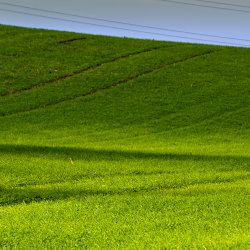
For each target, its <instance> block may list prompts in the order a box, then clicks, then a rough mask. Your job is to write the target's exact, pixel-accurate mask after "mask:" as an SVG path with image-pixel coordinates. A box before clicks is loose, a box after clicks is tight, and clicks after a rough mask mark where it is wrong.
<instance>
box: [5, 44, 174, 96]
mask: <svg viewBox="0 0 250 250" xmlns="http://www.w3.org/2000/svg"><path fill="white" fill-rule="evenodd" d="M171 47H173V45H165V46H160V47H159V46H158V47H151V48H146V49H143V50H140V51H135V52H131V53H128V54H125V55H121V56H118V57H115V58H112V59H110V60H106V61H103V62H99V63H96V64H95V65H90V66H88V67H85V68H82V69H79V70H76V71H73V72H72V73H69V74H66V75H63V76H59V77H56V78H54V79H51V80H48V81H46V82H42V83H37V84H33V85H31V86H28V87H24V88H19V89H14V90H11V91H8V92H4V93H0V96H2V97H4V96H12V95H15V94H20V93H23V92H28V91H32V90H33V89H37V88H43V87H46V86H48V85H50V84H55V83H57V82H59V81H63V80H66V79H68V78H71V77H74V76H77V75H80V74H83V73H86V72H88V71H91V70H96V69H97V68H99V67H101V66H103V65H105V64H109V63H113V62H117V61H120V60H122V59H126V58H129V57H130V56H136V55H140V54H144V53H147V52H151V51H154V50H158V49H162V48H171Z"/></svg>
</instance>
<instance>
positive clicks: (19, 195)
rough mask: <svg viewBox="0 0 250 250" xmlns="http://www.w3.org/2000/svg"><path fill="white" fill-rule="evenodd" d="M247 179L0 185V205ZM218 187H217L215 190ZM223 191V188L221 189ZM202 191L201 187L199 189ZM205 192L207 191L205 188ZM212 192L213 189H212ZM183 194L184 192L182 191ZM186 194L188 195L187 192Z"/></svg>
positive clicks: (169, 189)
mask: <svg viewBox="0 0 250 250" xmlns="http://www.w3.org/2000/svg"><path fill="white" fill-rule="evenodd" d="M243 179H249V176H245V177H241V176H238V177H235V178H228V179H216V178H215V179H213V180H211V179H201V180H192V181H181V182H178V181H177V182H176V183H162V184H157V185H152V186H140V187H129V188H128V187H127V188H116V187H110V189H102V188H93V189H89V188H82V187H78V186H74V184H73V183H72V185H70V186H64V185H60V186H57V185H50V184H46V185H42V186H41V185H40V186H36V185H34V186H26V187H15V188H4V187H1V186H0V206H9V205H18V204H22V203H24V204H29V203H32V202H42V201H60V200H67V199H69V198H74V199H83V198H86V197H89V196H92V197H95V196H99V197H101V196H117V195H119V196H120V195H130V196H131V195H135V194H138V193H143V192H144V193H149V192H153V191H161V192H162V191H171V190H172V191H173V190H177V192H178V189H179V190H180V189H182V188H185V187H188V186H194V185H195V186H198V185H203V184H222V183H233V182H236V181H238V180H243ZM218 191H219V189H217V192H218ZM222 191H223V190H222ZM197 192H203V189H200V191H196V193H195V194H197ZM206 192H208V191H207V190H206ZM212 192H213V193H214V190H212ZM182 194H183V195H185V192H184V193H182ZM187 195H190V194H189V193H187Z"/></svg>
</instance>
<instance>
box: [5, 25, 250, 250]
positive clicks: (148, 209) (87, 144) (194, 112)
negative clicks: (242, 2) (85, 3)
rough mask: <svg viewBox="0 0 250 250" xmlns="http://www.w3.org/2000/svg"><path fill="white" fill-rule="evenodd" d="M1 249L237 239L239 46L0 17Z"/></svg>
mask: <svg viewBox="0 0 250 250" xmlns="http://www.w3.org/2000/svg"><path fill="white" fill-rule="evenodd" d="M0 46H1V50H0V74H1V75H0V131H1V132H0V248H1V249H243V250H246V249H250V224H249V221H250V212H249V211H250V181H249V179H250V172H249V170H250V98H249V97H250V71H249V64H250V50H249V49H245V48H235V47H220V46H210V45H193V44H185V43H170V42H160V41H151V40H137V39H128V38H114V37H105V36H92V35H85V34H76V33H67V32H56V31H46V30H38V29H25V28H17V27H9V26H0Z"/></svg>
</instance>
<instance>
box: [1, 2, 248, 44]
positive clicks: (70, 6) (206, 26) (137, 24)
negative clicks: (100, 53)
mask: <svg viewBox="0 0 250 250" xmlns="http://www.w3.org/2000/svg"><path fill="white" fill-rule="evenodd" d="M0 23H1V24H8V25H17V26H24V27H36V28H44V29H54V30H64V31H74V32H80V33H89V34H101V35H111V36H121V37H135V38H146V39H155V40H166V41H181V42H182V41H183V42H194V43H206V44H222V45H232V46H243V47H250V28H249V27H250V2H249V0H237V1H236V0H70V1H69V0H60V1H57V0H53V1H52V0H43V1H34V0H0Z"/></svg>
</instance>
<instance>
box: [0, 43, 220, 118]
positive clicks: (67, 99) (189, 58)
mask: <svg viewBox="0 0 250 250" xmlns="http://www.w3.org/2000/svg"><path fill="white" fill-rule="evenodd" d="M165 47H166V46H165ZM167 47H168V46H167ZM160 48H162V47H158V48H155V49H160ZM155 49H153V50H155ZM151 50H152V48H151V49H150V50H148V51H151ZM148 51H146V52H148ZM218 51H219V50H209V51H205V52H203V53H201V54H194V55H191V56H188V57H186V58H182V59H179V60H176V61H173V62H170V63H167V64H163V65H161V66H158V67H156V68H153V69H149V70H145V71H144V72H142V73H139V74H136V75H134V76H130V77H127V78H125V79H122V80H120V81H117V82H114V83H111V84H110V85H108V86H103V87H101V88H93V89H91V90H90V91H88V92H86V93H84V94H79V95H74V96H72V97H68V98H65V99H60V100H55V101H53V102H50V103H48V104H44V105H42V106H40V107H34V108H30V109H27V110H20V111H16V112H12V113H11V112H9V113H6V114H2V115H1V116H0V117H8V116H12V115H17V114H21V113H27V112H31V111H37V110H40V109H45V108H48V107H52V106H55V105H58V104H62V103H64V102H67V101H73V100H76V99H79V98H85V97H89V96H93V95H95V94H98V93H99V92H103V91H106V90H109V89H112V88H115V87H118V86H120V85H124V84H127V83H129V82H131V81H134V80H136V79H138V78H139V77H142V76H144V75H148V74H151V73H154V72H157V71H159V70H161V69H163V68H167V67H171V66H174V65H179V64H182V63H185V62H187V61H190V60H193V59H196V58H199V57H203V56H206V55H212V54H215V53H216V52H218ZM144 52H145V51H144ZM144 52H140V53H144ZM140 53H138V52H137V53H136V54H140ZM127 57H129V56H123V57H120V58H119V59H124V58H127ZM119 59H113V60H112V61H110V62H115V61H117V60H119ZM110 62H109V63H110ZM105 64H107V62H106V63H100V65H98V66H97V67H100V66H103V65H105ZM97 67H93V66H91V67H89V68H90V69H88V70H92V69H96V68H97ZM83 72H86V70H84V71H83ZM83 72H81V73H83ZM81 73H77V74H81ZM72 76H73V75H72ZM68 77H69V76H67V77H65V78H60V80H64V79H66V78H68ZM57 81H59V80H57ZM34 88H35V87H33V88H32V89H34ZM32 89H29V90H32Z"/></svg>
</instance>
